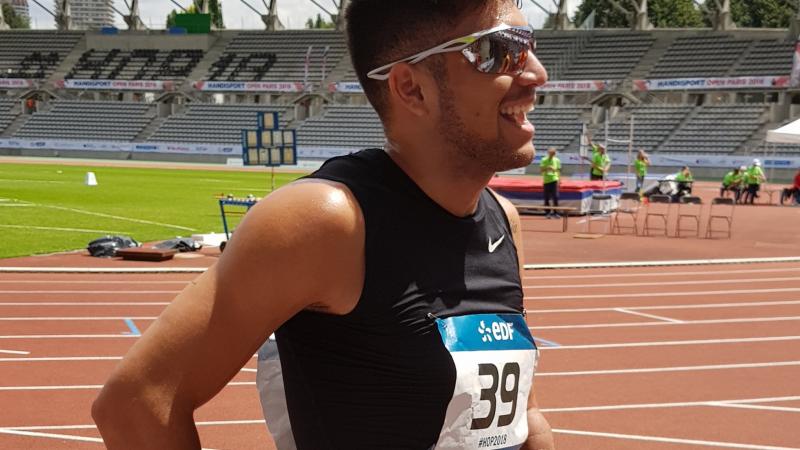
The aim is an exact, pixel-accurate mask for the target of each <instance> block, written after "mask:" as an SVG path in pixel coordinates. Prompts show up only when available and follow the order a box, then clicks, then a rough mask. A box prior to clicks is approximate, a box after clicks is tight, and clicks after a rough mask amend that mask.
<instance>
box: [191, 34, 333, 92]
mask: <svg viewBox="0 0 800 450" xmlns="http://www.w3.org/2000/svg"><path fill="white" fill-rule="evenodd" d="M309 47H310V48H311V55H310V58H309V65H308V68H309V70H308V73H309V81H313V82H314V83H319V82H320V81H321V80H322V76H323V74H322V72H323V68H324V70H325V74H326V76H327V74H329V73H330V72H331V70H332V69H333V68H334V67H336V65H337V64H338V63H339V62H340V61H341V60H342V57H344V55H345V54H346V53H347V45H346V43H345V38H344V34H343V33H341V32H337V31H334V30H286V31H277V32H272V33H267V32H263V31H242V32H241V33H239V34H238V35H237V36H236V37H235V38H234V39H233V40H232V41H231V42H230V43H229V44H228V46H227V47H226V48H225V52H224V53H223V54H222V56H220V58H219V59H218V60H217V61H215V62H214V64H213V65H212V67H211V70H210V72H209V74H208V75H207V76H206V79H208V80H212V81H213V80H218V81H262V80H263V81H274V82H301V81H304V78H305V67H306V64H305V61H306V54H307V53H308V49H309ZM326 48H327V49H328V51H327V56H326V57H323V54H324V53H325V49H326Z"/></svg>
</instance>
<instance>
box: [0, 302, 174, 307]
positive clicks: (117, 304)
mask: <svg viewBox="0 0 800 450" xmlns="http://www.w3.org/2000/svg"><path fill="white" fill-rule="evenodd" d="M167 305H169V302H0V306H167Z"/></svg>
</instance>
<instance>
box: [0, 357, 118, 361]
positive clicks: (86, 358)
mask: <svg viewBox="0 0 800 450" xmlns="http://www.w3.org/2000/svg"><path fill="white" fill-rule="evenodd" d="M121 359H122V356H46V357H38V358H37V357H34V358H0V362H60V361H119V360H121Z"/></svg>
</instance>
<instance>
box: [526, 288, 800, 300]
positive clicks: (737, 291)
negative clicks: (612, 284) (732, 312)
mask: <svg viewBox="0 0 800 450" xmlns="http://www.w3.org/2000/svg"><path fill="white" fill-rule="evenodd" d="M775 292H800V288H775V289H731V290H724V291H689V292H636V293H631V294H589V295H545V296H539V297H533V296H526V297H525V300H585V299H590V298H631V297H641V298H651V297H686V296H691V297H698V296H704V295H733V294H766V293H775Z"/></svg>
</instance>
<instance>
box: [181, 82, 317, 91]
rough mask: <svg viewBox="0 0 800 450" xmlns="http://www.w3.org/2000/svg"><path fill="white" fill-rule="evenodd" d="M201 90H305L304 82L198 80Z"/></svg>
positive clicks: (195, 85) (196, 87) (196, 84)
mask: <svg viewBox="0 0 800 450" xmlns="http://www.w3.org/2000/svg"><path fill="white" fill-rule="evenodd" d="M194 87H195V89H197V90H199V91H214V92H303V91H304V86H303V83H299V82H273V81H198V82H196V83H194Z"/></svg>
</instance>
